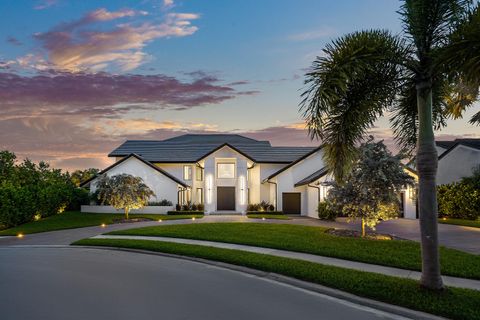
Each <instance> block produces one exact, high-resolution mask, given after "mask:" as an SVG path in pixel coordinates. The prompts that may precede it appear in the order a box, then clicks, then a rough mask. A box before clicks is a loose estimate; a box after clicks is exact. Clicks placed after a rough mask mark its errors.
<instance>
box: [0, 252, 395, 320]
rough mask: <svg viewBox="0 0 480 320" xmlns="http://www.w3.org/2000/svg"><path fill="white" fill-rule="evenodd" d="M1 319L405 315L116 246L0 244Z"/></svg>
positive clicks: (275, 319)
mask: <svg viewBox="0 0 480 320" xmlns="http://www.w3.org/2000/svg"><path fill="white" fill-rule="evenodd" d="M0 274H1V275H2V276H1V277H0V309H1V310H2V316H1V318H2V319H3V320H10V319H23V320H29V319H50V320H55V319H59V320H63V319H70V320H75V319H82V320H83V319H137V320H142V319H211V320H215V319H222V320H223V319H230V320H240V319H263V320H269V319H272V320H282V319H289V320H290V319H356V320H362V319H365V320H366V319H404V318H401V317H399V316H395V315H393V314H389V313H386V312H383V311H378V310H375V309H372V308H368V307H364V306H361V305H357V304H354V303H351V302H347V301H343V300H339V299H337V298H333V297H329V296H325V295H322V294H318V293H314V292H310V291H307V290H303V289H298V288H295V287H293V286H290V285H286V284H281V283H278V282H275V281H271V280H268V279H264V278H261V277H258V276H253V275H249V274H244V273H241V272H237V271H232V270H227V269H223V268H219V267H214V266H210V265H206V264H202V263H196V262H192V261H186V260H180V259H175V258H169V257H162V256H154V255H144V254H135V253H129V252H121V251H110V250H98V249H86V248H71V247H70V248H68V247H64V248H59V247H56V248H52V247H41V248H39V247H37V248H29V247H21V248H20V247H2V248H0Z"/></svg>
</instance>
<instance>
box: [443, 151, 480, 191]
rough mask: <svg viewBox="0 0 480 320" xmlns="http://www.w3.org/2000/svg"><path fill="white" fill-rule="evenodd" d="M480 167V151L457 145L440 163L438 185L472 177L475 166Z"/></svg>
mask: <svg viewBox="0 0 480 320" xmlns="http://www.w3.org/2000/svg"><path fill="white" fill-rule="evenodd" d="M478 165H480V150H478V149H474V148H470V147H467V146H464V145H457V146H456V147H455V149H453V150H451V151H450V152H449V153H448V154H446V155H445V156H444V157H442V158H441V159H439V161H438V172H437V184H447V183H452V182H456V181H459V180H460V179H462V178H463V177H468V176H470V175H472V170H473V169H474V168H475V166H478Z"/></svg>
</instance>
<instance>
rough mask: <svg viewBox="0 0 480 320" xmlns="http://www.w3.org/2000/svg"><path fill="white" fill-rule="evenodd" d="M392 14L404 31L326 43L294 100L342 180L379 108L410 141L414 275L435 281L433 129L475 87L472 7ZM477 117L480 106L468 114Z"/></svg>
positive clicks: (467, 102) (409, 8) (419, 2)
mask: <svg viewBox="0 0 480 320" xmlns="http://www.w3.org/2000/svg"><path fill="white" fill-rule="evenodd" d="M399 14H400V16H401V20H402V23H403V27H404V28H403V29H404V31H403V34H402V35H399V36H394V35H392V34H391V33H390V32H388V31H385V30H369V31H360V32H355V33H352V34H348V35H346V36H343V37H340V38H339V39H336V40H334V41H333V42H332V43H331V44H329V45H327V46H326V47H325V49H324V50H323V51H324V55H323V57H317V59H316V60H315V61H314V62H313V66H312V69H311V71H310V72H308V73H307V74H306V80H305V84H306V85H307V88H306V90H305V92H304V93H303V94H302V97H303V99H302V102H301V104H300V108H301V111H302V112H303V115H304V118H305V120H306V122H307V126H308V129H309V134H310V136H311V138H312V139H313V138H320V139H321V140H322V141H323V143H324V144H325V148H324V151H325V153H324V160H325V162H326V164H327V166H328V168H329V169H330V171H331V172H332V173H333V174H334V176H335V178H336V180H337V181H338V182H340V183H341V182H343V181H345V177H346V175H347V174H348V172H349V170H350V169H351V167H352V165H353V160H354V157H355V145H357V143H358V142H359V141H361V140H362V138H363V137H364V136H365V135H366V133H367V131H368V129H369V128H371V127H372V125H373V123H374V122H375V120H377V119H378V118H379V117H381V116H383V115H385V114H386V112H387V111H388V115H391V125H392V127H393V131H394V135H395V139H396V141H397V142H398V143H399V145H400V146H401V147H402V148H403V150H404V151H406V152H412V151H413V149H414V148H415V145H416V163H417V171H418V175H419V195H418V202H419V213H420V230H421V248H422V278H421V284H422V285H423V286H424V287H427V288H430V289H442V288H443V283H442V279H441V277H440V263H439V251H438V230H437V228H438V227H437V216H438V212H437V199H436V181H435V178H436V173H437V153H436V149H435V139H434V129H439V128H441V127H443V126H445V125H446V120H447V119H448V118H449V117H459V116H461V114H462V112H463V110H465V109H466V108H467V107H469V106H471V105H472V104H473V102H474V101H475V100H476V99H477V97H478V89H479V85H478V84H479V83H480V72H479V71H480V50H479V43H480V42H479V38H480V9H479V6H478V3H476V4H475V6H474V5H473V2H472V1H470V0H404V1H403V4H402V6H401V9H400V11H399ZM402 36H403V37H402ZM479 119H480V112H478V113H477V114H476V115H475V116H474V117H473V118H472V120H471V122H472V123H477V124H478V123H480V120H479Z"/></svg>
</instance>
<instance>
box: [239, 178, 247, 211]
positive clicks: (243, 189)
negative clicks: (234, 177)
mask: <svg viewBox="0 0 480 320" xmlns="http://www.w3.org/2000/svg"><path fill="white" fill-rule="evenodd" d="M239 179H240V204H241V205H244V204H245V199H246V195H245V192H246V189H247V183H246V180H245V176H240V177H239Z"/></svg>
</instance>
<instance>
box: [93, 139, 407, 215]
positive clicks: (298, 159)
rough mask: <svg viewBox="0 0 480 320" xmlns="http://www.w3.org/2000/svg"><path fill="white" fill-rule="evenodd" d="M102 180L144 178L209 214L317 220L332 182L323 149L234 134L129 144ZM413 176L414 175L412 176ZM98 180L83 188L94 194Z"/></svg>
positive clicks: (160, 192)
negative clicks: (261, 207) (256, 212)
mask: <svg viewBox="0 0 480 320" xmlns="http://www.w3.org/2000/svg"><path fill="white" fill-rule="evenodd" d="M109 157H114V158H115V159H116V162H115V163H114V164H113V165H111V166H110V167H108V168H106V169H104V170H103V171H102V172H100V174H104V173H105V174H107V175H115V174H119V173H128V174H132V175H135V176H139V177H141V178H142V179H143V180H144V182H145V183H146V184H147V185H148V186H150V188H152V189H153V191H154V192H155V194H156V198H157V200H160V199H168V200H170V201H171V202H173V203H180V204H185V203H186V202H188V201H190V202H192V203H203V204H204V205H205V213H206V214H212V213H222V212H238V213H245V212H246V210H247V205H248V204H253V203H259V202H261V201H266V202H269V203H271V204H273V205H274V206H275V210H279V211H283V212H284V213H286V214H301V215H304V216H310V217H315V218H316V217H318V216H317V206H318V202H319V201H322V200H323V199H324V198H325V196H326V192H327V187H326V186H325V185H323V183H324V182H326V181H328V180H329V179H330V177H329V176H328V175H327V170H326V168H325V166H324V163H323V160H322V146H319V147H273V146H271V144H270V142H268V141H258V140H254V139H251V138H247V137H244V136H240V135H234V134H185V135H182V136H178V137H174V138H171V139H166V140H161V141H147V140H136V141H134V140H129V141H126V142H125V143H123V144H122V145H121V146H120V147H118V148H117V149H115V150H114V151H112V152H111V153H110V154H109ZM412 174H414V173H412ZM96 179H97V178H92V179H90V180H89V181H86V182H84V183H83V185H84V186H90V190H91V192H94V191H95V183H96ZM413 198H414V196H413V192H412V190H405V192H402V194H401V203H402V206H403V212H404V216H405V217H408V218H415V216H416V215H415V204H414V200H412V199H413Z"/></svg>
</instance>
